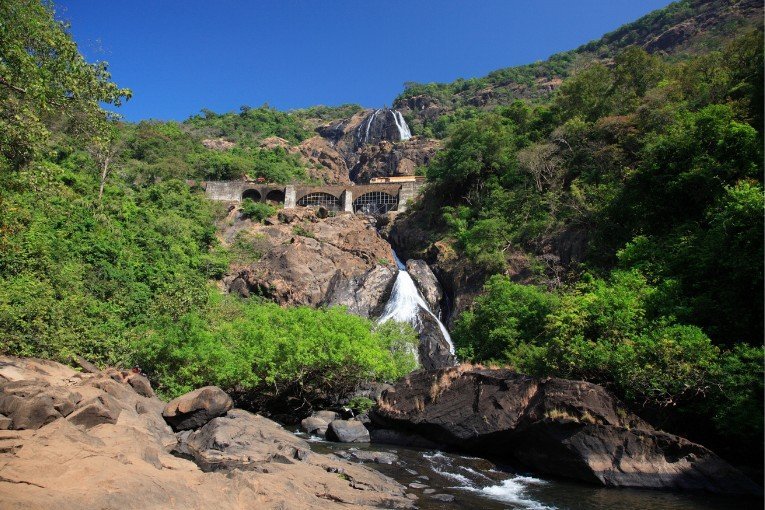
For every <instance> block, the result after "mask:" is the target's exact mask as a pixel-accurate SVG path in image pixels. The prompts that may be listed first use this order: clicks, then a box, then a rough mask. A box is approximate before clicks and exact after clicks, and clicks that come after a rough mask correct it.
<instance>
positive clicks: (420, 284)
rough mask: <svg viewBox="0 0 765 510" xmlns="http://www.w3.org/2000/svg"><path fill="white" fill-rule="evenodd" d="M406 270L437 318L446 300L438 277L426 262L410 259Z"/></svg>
mask: <svg viewBox="0 0 765 510" xmlns="http://www.w3.org/2000/svg"><path fill="white" fill-rule="evenodd" d="M406 270H407V272H408V273H409V275H410V276H411V277H412V280H413V281H414V284H415V285H416V286H417V290H419V291H420V294H422V298H423V299H424V300H425V302H426V303H427V304H428V306H429V307H430V311H431V312H433V313H434V314H435V315H436V316H439V315H440V314H441V305H442V301H443V299H444V291H443V289H442V288H441V284H440V283H438V280H437V279H436V275H435V274H433V271H432V270H431V269H430V267H429V266H428V264H427V263H426V262H425V261H424V260H420V259H409V260H407V261H406Z"/></svg>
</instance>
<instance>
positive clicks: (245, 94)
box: [56, 0, 670, 121]
mask: <svg viewBox="0 0 765 510" xmlns="http://www.w3.org/2000/svg"><path fill="white" fill-rule="evenodd" d="M669 3H670V2H669V0H639V1H636V0H576V1H572V0H536V1H534V0H505V1H502V0H481V1H475V2H474V1H467V0H465V1H455V0H439V1H436V0H433V1H403V0H395V1H385V2H383V1H375V2H372V1H363V0H342V1H341V0H337V1H335V0H303V1H298V0H273V1H271V0H269V1H265V0H263V1H252V0H250V1H245V0H238V1H234V0H187V1H171V0H130V1H129V2H104V1H98V0H60V1H57V2H56V9H57V13H58V17H59V18H62V19H66V20H68V21H70V22H71V24H72V33H73V35H74V38H75V40H76V41H77V43H78V44H79V47H80V50H81V51H82V52H83V53H84V55H85V56H86V58H87V59H88V60H90V61H95V60H106V61H107V62H109V64H110V69H111V72H112V76H113V78H114V80H115V81H116V82H117V83H118V84H119V85H120V86H123V87H129V88H131V89H133V99H131V100H130V101H129V102H128V103H127V104H126V105H125V106H124V107H122V108H121V109H120V110H119V111H120V113H122V114H123V115H124V116H125V118H126V119H128V120H133V121H135V120H140V119H148V118H155V119H176V120H183V119H185V118H187V117H188V116H190V115H192V114H195V113H198V112H199V110H201V109H202V108H209V109H211V110H215V111H218V112H222V111H232V110H238V109H239V106H241V105H245V104H246V105H250V106H260V105H261V104H263V103H265V102H267V103H268V104H270V105H271V106H274V107H277V108H279V109H283V110H288V109H292V108H301V107H306V106H311V105H316V104H325V105H338V104H342V103H360V104H362V105H364V106H383V105H385V104H388V105H389V104H390V103H392V102H393V99H394V98H395V97H396V96H397V95H398V94H399V93H400V92H401V90H402V88H403V83H404V82H405V81H417V82H432V81H441V82H442V81H452V80H454V79H456V78H470V77H474V76H483V75H485V74H487V73H488V72H490V71H492V70H494V69H499V68H502V67H508V66H513V65H519V64H525V63H529V62H534V61H536V60H543V59H545V58H547V57H548V56H550V55H551V54H553V53H556V52H559V51H564V50H568V49H573V48H575V47H577V46H579V45H580V44H583V43H586V42H588V41H590V40H592V39H596V38H598V37H600V36H601V35H602V34H604V33H606V32H609V31H611V30H613V29H615V28H617V27H618V26H619V25H622V24H624V23H627V22H629V21H633V20H635V19H637V18H639V17H640V16H642V15H644V14H646V13H648V12H650V11H652V10H654V9H657V8H660V7H663V6H665V5H667V4H669Z"/></svg>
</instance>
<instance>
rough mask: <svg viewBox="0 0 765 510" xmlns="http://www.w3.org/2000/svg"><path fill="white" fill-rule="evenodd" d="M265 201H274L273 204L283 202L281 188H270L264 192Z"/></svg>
mask: <svg viewBox="0 0 765 510" xmlns="http://www.w3.org/2000/svg"><path fill="white" fill-rule="evenodd" d="M266 202H269V203H274V204H283V203H284V190H281V189H272V190H270V191H269V192H268V193H266Z"/></svg>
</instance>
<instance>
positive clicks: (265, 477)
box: [0, 356, 413, 510]
mask: <svg viewBox="0 0 765 510" xmlns="http://www.w3.org/2000/svg"><path fill="white" fill-rule="evenodd" d="M131 377H134V376H133V374H131V373H130V372H123V371H118V370H107V371H103V372H97V373H91V374H84V373H79V372H75V371H74V370H72V369H70V368H68V367H65V366H63V365H59V364H57V363H52V362H48V361H44V360H35V359H22V358H12V357H4V356H0V399H3V400H7V401H8V402H10V404H8V405H7V406H6V409H8V414H7V415H6V416H7V418H8V420H9V421H10V425H11V427H12V429H11V430H0V467H1V470H2V471H1V473H2V474H0V508H26V509H48V508H59V509H64V510H69V509H72V510H74V509H78V510H80V509H85V510H90V509H93V510H95V509H99V510H100V509H103V508H120V509H146V508H179V509H180V508H189V509H200V510H201V509H208V508H219V509H240V508H241V509H244V508H265V509H271V508H273V509H277V508H278V509H283V508H312V509H325V508H338V509H339V508H411V507H412V506H413V503H412V501H411V500H410V499H409V498H408V497H407V494H406V493H405V488H404V486H402V485H400V484H398V483H397V482H395V481H393V480H392V479H390V478H388V477H386V476H384V475H382V474H380V473H378V472H376V471H372V470H370V469H368V468H366V467H364V466H362V465H360V464H359V463H356V462H348V461H346V460H344V459H340V458H338V457H337V456H335V455H323V454H319V453H312V452H311V451H310V448H309V446H308V443H306V442H305V441H304V440H302V439H299V438H297V437H295V436H294V435H293V434H291V433H289V432H286V431H285V430H284V429H283V428H282V427H281V426H280V425H278V424H276V423H275V422H272V421H270V420H268V419H266V418H263V417H260V416H257V415H254V414H251V413H247V412H245V411H241V410H238V409H233V410H229V411H228V412H227V414H226V415H225V416H219V417H216V418H212V419H211V420H210V421H208V422H206V423H205V424H204V425H203V426H201V427H200V428H198V429H196V430H184V431H181V432H179V433H177V434H173V432H172V430H171V428H170V427H169V425H168V424H167V423H166V422H165V420H164V419H163V417H162V411H163V408H164V407H165V404H164V403H163V402H162V401H160V400H159V399H157V398H156V397H146V396H144V395H142V394H140V393H139V392H138V391H136V389H135V388H134V387H133V385H131V384H130V382H129V379H130V378H131ZM21 388H25V389H24V391H25V392H27V393H29V394H33V395H35V396H39V395H42V394H46V395H49V396H50V398H49V399H48V402H49V403H50V402H53V404H52V405H51V406H42V405H40V406H39V408H40V409H43V410H44V412H43V413H41V415H40V416H42V417H43V419H37V420H35V421H30V420H29V419H28V417H29V416H30V413H29V410H30V409H31V408H35V409H37V408H38V407H35V406H38V404H35V406H32V407H24V406H19V405H18V404H17V403H16V402H17V400H16V398H17V397H18V395H19V392H20V391H21ZM143 390H145V388H143ZM143 390H142V391H143ZM9 397H14V398H9ZM56 407H58V409H57V408H56ZM54 412H55V413H57V414H54ZM62 413H65V414H67V416H66V417H64V416H63V414H62ZM77 416H80V417H81V421H80V419H77V420H75V419H73V418H74V417H77ZM85 417H87V419H85ZM115 417H116V420H115V419H114V418H115ZM51 418H52V419H51ZM49 419H50V421H48V420H49ZM46 422H47V423H46ZM16 424H18V425H21V426H23V427H28V428H25V429H23V430H19V429H18V428H19V427H15V425H16ZM171 452H172V453H171Z"/></svg>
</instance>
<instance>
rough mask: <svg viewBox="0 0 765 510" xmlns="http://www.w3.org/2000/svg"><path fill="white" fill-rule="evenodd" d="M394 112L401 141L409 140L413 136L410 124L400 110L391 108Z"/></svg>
mask: <svg viewBox="0 0 765 510" xmlns="http://www.w3.org/2000/svg"><path fill="white" fill-rule="evenodd" d="M391 111H392V112H393V120H394V121H396V127H397V128H398V135H399V138H401V141H402V142H403V141H404V140H409V139H410V138H411V137H412V132H411V131H409V126H408V125H407V124H406V120H405V119H404V116H403V115H401V112H400V111H398V110H391Z"/></svg>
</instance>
